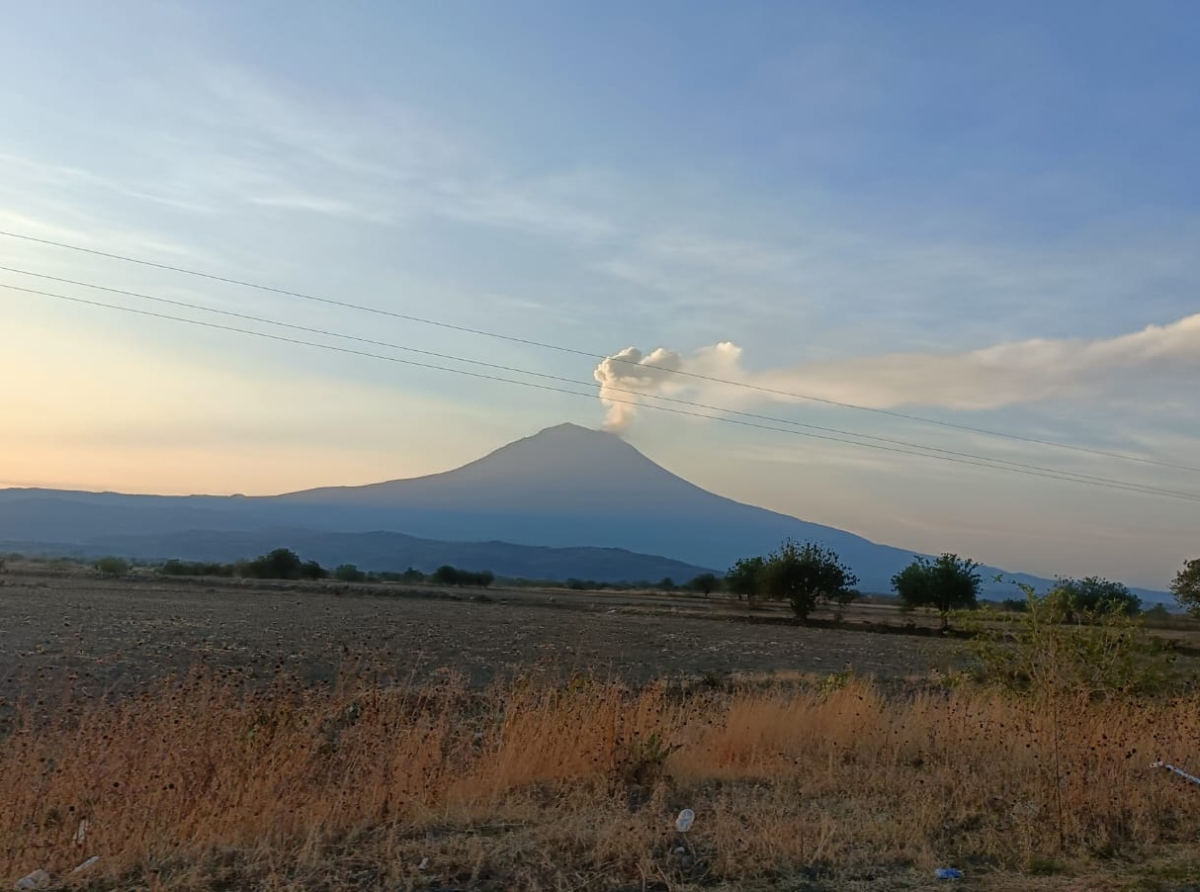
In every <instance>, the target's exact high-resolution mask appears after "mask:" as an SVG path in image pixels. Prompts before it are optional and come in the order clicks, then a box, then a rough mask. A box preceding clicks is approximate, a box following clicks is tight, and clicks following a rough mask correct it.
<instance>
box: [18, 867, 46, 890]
mask: <svg viewBox="0 0 1200 892" xmlns="http://www.w3.org/2000/svg"><path fill="white" fill-rule="evenodd" d="M49 882H50V874H48V873H46V871H44V870H35V871H34V872H33V873H31V874H27V875H26V876H23V877H21V878H20V879H19V880H17V884H16V886H14V888H16V889H40V888H42V886H45V885H47V884H49Z"/></svg>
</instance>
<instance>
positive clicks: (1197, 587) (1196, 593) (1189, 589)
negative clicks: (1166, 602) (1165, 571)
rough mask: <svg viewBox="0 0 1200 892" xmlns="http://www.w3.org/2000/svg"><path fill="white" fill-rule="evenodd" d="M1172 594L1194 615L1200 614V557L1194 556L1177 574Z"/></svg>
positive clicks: (1180, 604) (1172, 585)
mask: <svg viewBox="0 0 1200 892" xmlns="http://www.w3.org/2000/svg"><path fill="white" fill-rule="evenodd" d="M1171 594H1173V595H1174V596H1175V600H1176V601H1178V602H1179V606H1180V607H1182V608H1183V609H1184V610H1186V611H1187V612H1188V613H1190V614H1191V615H1192V616H1200V558H1193V559H1192V560H1190V561H1188V562H1186V563H1185V564H1184V565H1183V569H1182V570H1180V571H1179V572H1178V573H1176V574H1175V580H1174V581H1173V582H1172V583H1171Z"/></svg>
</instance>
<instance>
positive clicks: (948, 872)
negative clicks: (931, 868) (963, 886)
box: [936, 867, 963, 880]
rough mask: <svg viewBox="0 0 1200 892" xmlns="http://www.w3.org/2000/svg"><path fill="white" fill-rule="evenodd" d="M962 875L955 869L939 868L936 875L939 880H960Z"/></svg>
mask: <svg viewBox="0 0 1200 892" xmlns="http://www.w3.org/2000/svg"><path fill="white" fill-rule="evenodd" d="M962 875H963V873H962V871H961V870H959V869H958V868H957V867H939V868H938V869H937V874H936V876H937V878H938V879H939V880H961V879H962Z"/></svg>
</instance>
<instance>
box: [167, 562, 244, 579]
mask: <svg viewBox="0 0 1200 892" xmlns="http://www.w3.org/2000/svg"><path fill="white" fill-rule="evenodd" d="M158 572H159V573H161V574H163V575H164V576H232V575H233V572H234V566H233V564H221V563H217V562H215V561H212V562H208V561H181V560H179V559H178V558H172V559H171V560H169V561H167V562H166V563H164V564H163V565H162V566H161V567H159V568H158Z"/></svg>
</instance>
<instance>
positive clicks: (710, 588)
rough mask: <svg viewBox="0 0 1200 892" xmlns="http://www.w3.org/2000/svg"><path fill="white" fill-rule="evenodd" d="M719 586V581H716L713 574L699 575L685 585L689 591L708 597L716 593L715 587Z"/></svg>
mask: <svg viewBox="0 0 1200 892" xmlns="http://www.w3.org/2000/svg"><path fill="white" fill-rule="evenodd" d="M720 584H721V580H719V579H717V577H716V574H714V573H701V574H700V575H699V576H697V577H695V578H694V579H693V580H692V581H691V582H689V583H688V584H687V587H688V589H689V590H691V591H693V592H699V593H700V594H702V595H706V596H707V595H710V594H712V593H713V592H714V591H716V589H717V586H719V585H720Z"/></svg>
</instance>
